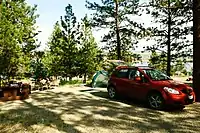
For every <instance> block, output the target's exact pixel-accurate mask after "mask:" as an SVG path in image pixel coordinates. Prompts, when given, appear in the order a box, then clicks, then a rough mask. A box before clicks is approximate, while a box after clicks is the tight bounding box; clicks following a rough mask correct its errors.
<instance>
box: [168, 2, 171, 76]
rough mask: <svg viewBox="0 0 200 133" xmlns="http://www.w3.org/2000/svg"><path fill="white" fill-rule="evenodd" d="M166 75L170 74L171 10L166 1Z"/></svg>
mask: <svg viewBox="0 0 200 133" xmlns="http://www.w3.org/2000/svg"><path fill="white" fill-rule="evenodd" d="M167 39H168V40H167V75H168V76H170V75H171V74H170V73H171V9H170V0H168V35H167Z"/></svg>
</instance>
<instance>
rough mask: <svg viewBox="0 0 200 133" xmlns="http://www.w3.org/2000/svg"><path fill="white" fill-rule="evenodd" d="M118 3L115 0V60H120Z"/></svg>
mask: <svg viewBox="0 0 200 133" xmlns="http://www.w3.org/2000/svg"><path fill="white" fill-rule="evenodd" d="M118 10H119V2H118V0H115V25H116V34H117V58H118V60H121V40H120V35H119V18H118V17H119V15H118Z"/></svg>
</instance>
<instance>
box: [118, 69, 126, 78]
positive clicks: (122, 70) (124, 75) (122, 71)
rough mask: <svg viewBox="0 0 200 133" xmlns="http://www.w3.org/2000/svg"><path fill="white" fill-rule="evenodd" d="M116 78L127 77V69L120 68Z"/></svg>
mask: <svg viewBox="0 0 200 133" xmlns="http://www.w3.org/2000/svg"><path fill="white" fill-rule="evenodd" d="M117 77H118V78H128V69H121V70H119V71H118V73H117Z"/></svg>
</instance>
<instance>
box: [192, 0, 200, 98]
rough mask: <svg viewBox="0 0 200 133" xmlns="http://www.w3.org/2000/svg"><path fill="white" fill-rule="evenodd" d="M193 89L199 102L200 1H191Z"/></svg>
mask: <svg viewBox="0 0 200 133" xmlns="http://www.w3.org/2000/svg"><path fill="white" fill-rule="evenodd" d="M193 29H194V33H193V43H194V44H193V88H194V91H195V93H196V101H197V102H200V60H199V58H200V0H193Z"/></svg>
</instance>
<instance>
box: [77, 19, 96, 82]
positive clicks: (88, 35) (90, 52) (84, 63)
mask: <svg viewBox="0 0 200 133" xmlns="http://www.w3.org/2000/svg"><path fill="white" fill-rule="evenodd" d="M81 33H82V34H81V38H80V44H81V48H80V51H79V54H80V57H81V59H80V63H81V65H80V70H81V72H82V73H83V74H84V82H86V77H87V75H90V74H93V73H94V72H95V71H96V68H97V65H98V61H97V52H98V47H97V43H96V42H95V38H94V37H93V34H92V27H91V24H90V22H89V19H88V17H87V15H86V16H85V17H84V18H83V19H82V22H81Z"/></svg>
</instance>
